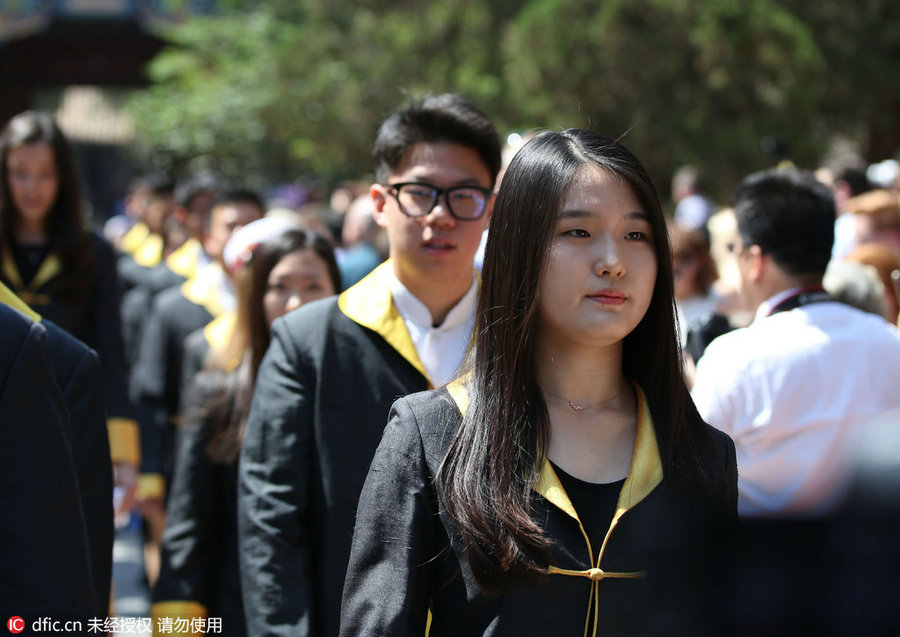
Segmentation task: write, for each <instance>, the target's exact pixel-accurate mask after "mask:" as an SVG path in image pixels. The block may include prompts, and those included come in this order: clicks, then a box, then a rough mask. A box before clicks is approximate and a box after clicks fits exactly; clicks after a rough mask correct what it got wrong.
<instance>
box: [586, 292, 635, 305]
mask: <svg viewBox="0 0 900 637" xmlns="http://www.w3.org/2000/svg"><path fill="white" fill-rule="evenodd" d="M588 298H589V299H593V300H594V301H597V302H598V303H601V304H603V305H622V304H623V303H624V302H625V299H626V298H627V297H626V296H625V294H624V293H622V292H620V291H619V290H616V289H613V288H604V289H602V290H598V291H597V292H594V293H593V294H589V295H588Z"/></svg>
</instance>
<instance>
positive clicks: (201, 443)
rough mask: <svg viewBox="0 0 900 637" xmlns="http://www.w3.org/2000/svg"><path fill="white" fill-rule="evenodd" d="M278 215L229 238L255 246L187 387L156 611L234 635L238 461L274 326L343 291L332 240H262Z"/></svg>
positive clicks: (308, 235) (239, 615) (299, 234)
mask: <svg viewBox="0 0 900 637" xmlns="http://www.w3.org/2000/svg"><path fill="white" fill-rule="evenodd" d="M273 221H274V220H273V219H271V218H269V219H261V220H258V221H255V222H253V223H250V224H248V225H246V226H244V227H243V228H241V229H240V230H238V231H237V233H235V235H234V237H232V239H231V240H230V242H229V248H230V247H231V246H232V244H234V243H237V244H239V245H240V244H244V245H246V246H247V248H246V249H239V250H238V251H237V252H238V253H241V254H243V257H242V259H243V260H242V263H243V265H241V267H240V269H239V270H238V271H237V272H236V274H235V284H236V287H237V295H238V305H237V312H236V316H235V319H234V321H233V322H232V323H231V324H230V325H231V327H230V328H226V329H225V331H226V332H227V336H226V338H224V339H215V338H214V339H212V340H213V341H214V342H215V341H219V343H215V344H216V345H217V346H216V347H213V348H212V349H211V350H210V351H209V355H208V357H207V359H208V360H209V363H208V364H207V368H206V370H205V371H203V372H201V373H200V374H199V375H198V376H197V378H196V379H195V381H194V383H193V386H192V388H191V389H190V390H189V391H188V397H187V400H186V405H185V414H186V423H185V426H184V428H183V429H182V430H181V431H180V432H179V442H178V453H177V456H176V460H175V478H174V480H173V482H172V489H171V494H170V496H169V503H168V506H167V514H168V516H167V520H166V528H165V531H164V533H163V539H162V560H161V569H160V575H159V579H158V581H157V583H156V587H155V589H154V591H153V600H154V604H153V607H152V608H151V612H152V614H153V616H154V617H186V618H206V617H217V618H221V620H222V629H223V631H224V634H228V635H244V634H246V633H245V626H244V612H243V603H242V601H241V590H240V573H239V568H238V546H237V460H238V454H239V453H240V449H241V444H242V442H243V436H244V427H245V425H246V422H247V414H248V412H249V410H250V398H251V397H252V395H253V388H254V386H255V384H256V373H257V371H258V370H259V365H260V363H261V362H262V358H263V355H264V354H265V352H266V349H267V348H268V346H269V337H270V328H271V325H272V322H273V321H274V320H275V319H276V318H278V317H280V316H282V315H284V314H285V313H287V312H289V311H291V310H294V309H296V308H297V307H300V306H301V305H303V304H305V303H308V302H311V301H315V300H318V299H322V298H325V297H327V296H331V295H333V294H337V293H338V292H340V290H341V276H340V272H339V270H338V267H337V263H336V261H335V257H334V251H333V249H332V247H331V244H330V243H328V241H327V240H326V239H324V238H323V237H321V236H319V235H317V234H315V233H313V232H310V231H304V230H287V231H283V230H282V231H280V232H278V234H277V235H276V236H272V237H269V238H267V239H265V240H260V239H259V236H260V232H261V231H260V226H263V225H266V224H268V225H270V226H279V227H280V224H274V223H273ZM266 232H267V231H266ZM248 237H249V239H248ZM247 241H252V244H249V245H248V244H247ZM254 244H255V245H254ZM220 329H221V328H220Z"/></svg>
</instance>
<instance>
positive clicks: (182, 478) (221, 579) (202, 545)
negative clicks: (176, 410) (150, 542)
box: [151, 397, 246, 636]
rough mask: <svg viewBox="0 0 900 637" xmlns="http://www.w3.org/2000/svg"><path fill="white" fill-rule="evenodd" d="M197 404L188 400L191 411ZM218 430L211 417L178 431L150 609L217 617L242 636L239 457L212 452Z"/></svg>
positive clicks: (224, 630) (168, 613)
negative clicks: (219, 457) (219, 458)
mask: <svg viewBox="0 0 900 637" xmlns="http://www.w3.org/2000/svg"><path fill="white" fill-rule="evenodd" d="M200 399H201V400H202V397H201V398H200ZM186 402H188V403H190V402H191V399H190V398H189V399H188V401H186ZM193 407H195V405H190V404H188V405H186V409H188V413H190V412H191V410H192V408H193ZM214 432H215V423H214V422H212V421H211V420H210V419H204V420H201V421H191V422H188V423H187V424H186V426H185V427H183V428H182V429H181V430H180V431H179V435H178V445H177V454H176V456H177V457H176V461H175V466H176V471H175V476H174V478H173V480H172V483H171V487H170V490H169V498H168V502H167V507H166V512H167V519H166V528H165V532H164V533H163V540H162V557H161V564H160V574H159V579H158V580H157V583H156V587H155V588H154V590H153V606H152V607H151V615H152V616H153V617H190V618H194V617H218V618H221V619H222V634H223V635H233V636H242V635H245V634H246V629H245V625H244V613H243V602H242V600H241V589H240V574H239V569H238V543H237V460H236V459H235V460H234V461H232V462H228V463H222V462H215V461H213V460H212V459H211V458H210V457H209V456H208V454H207V447H208V446H209V443H210V440H211V439H212V436H213V433H214Z"/></svg>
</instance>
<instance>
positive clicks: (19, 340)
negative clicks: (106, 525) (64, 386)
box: [0, 304, 97, 619]
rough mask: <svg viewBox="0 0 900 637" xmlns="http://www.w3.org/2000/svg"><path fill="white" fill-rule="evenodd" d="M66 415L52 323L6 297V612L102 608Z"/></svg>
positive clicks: (1, 423) (0, 363)
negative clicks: (50, 338)
mask: <svg viewBox="0 0 900 637" xmlns="http://www.w3.org/2000/svg"><path fill="white" fill-rule="evenodd" d="M67 429H68V423H67V415H66V408H65V405H64V404H63V400H62V395H61V394H60V391H59V388H58V387H57V386H56V383H55V381H54V380H53V376H52V372H51V370H50V363H49V358H48V354H47V343H46V330H45V329H44V328H43V327H42V326H41V325H40V324H38V323H35V322H32V321H31V320H30V319H27V318H26V317H25V316H24V315H22V314H20V313H19V312H17V311H16V310H13V309H11V308H9V307H8V306H6V305H3V304H0V511H3V514H2V515H0V564H2V571H3V576H2V577H0V614H2V616H3V617H4V618H8V617H10V616H11V615H20V616H22V617H23V618H25V619H29V616H30V617H31V618H32V619H33V618H35V617H36V616H41V615H53V616H54V617H55V618H59V619H63V618H65V617H83V618H84V617H90V616H93V615H94V614H95V613H96V610H97V605H96V600H95V598H94V587H93V585H92V582H91V577H90V565H89V562H88V542H87V537H86V533H85V522H84V516H83V513H82V509H81V501H80V497H79V490H78V482H77V479H76V475H75V468H74V465H73V462H72V453H71V450H70V447H69V443H68V440H67Z"/></svg>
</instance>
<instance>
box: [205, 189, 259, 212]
mask: <svg viewBox="0 0 900 637" xmlns="http://www.w3.org/2000/svg"><path fill="white" fill-rule="evenodd" d="M239 203H246V204H250V205H251V206H256V207H257V208H259V210H260V212H261V213H262V214H263V215H264V214H266V201H265V199H263V197H262V195H260V194H259V193H258V192H256V191H255V190H249V189H247V188H232V189H230V190H225V191H223V192H221V193H219V195H218V196H216V199H215V201H214V202H213V205H212V207H213V208H216V207H218V206H221V205H224V204H239Z"/></svg>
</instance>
